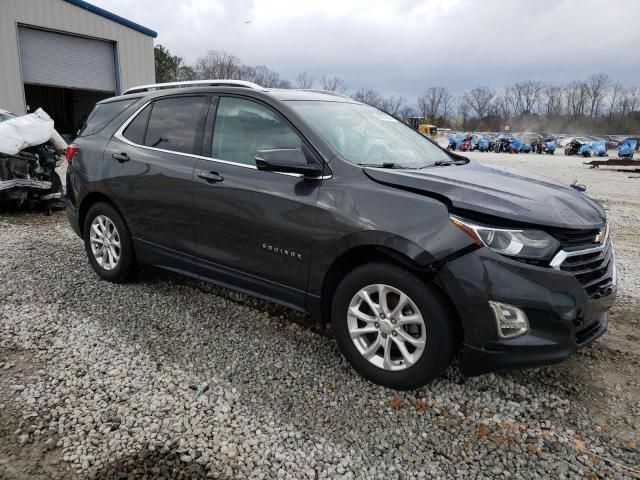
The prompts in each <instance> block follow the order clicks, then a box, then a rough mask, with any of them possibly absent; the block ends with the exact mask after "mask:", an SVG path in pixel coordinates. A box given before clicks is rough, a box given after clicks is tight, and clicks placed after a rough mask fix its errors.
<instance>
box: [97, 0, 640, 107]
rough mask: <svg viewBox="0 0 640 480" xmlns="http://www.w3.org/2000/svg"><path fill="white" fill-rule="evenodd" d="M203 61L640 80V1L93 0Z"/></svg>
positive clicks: (437, 79)
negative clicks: (215, 53) (212, 57)
mask: <svg viewBox="0 0 640 480" xmlns="http://www.w3.org/2000/svg"><path fill="white" fill-rule="evenodd" d="M90 1H92V3H94V4H96V5H98V6H100V7H103V8H105V9H107V10H110V11H112V12H114V13H117V14H119V15H122V16H124V17H126V18H129V19H131V20H133V21H135V22H138V23H140V24H142V25H144V26H146V27H149V28H151V29H153V30H156V31H157V32H158V38H157V39H156V43H160V44H162V45H164V46H166V47H168V48H169V49H170V50H171V51H172V52H173V53H174V54H177V55H180V56H182V57H184V58H185V59H187V60H188V61H195V60H196V59H197V58H198V57H199V56H201V55H203V54H204V53H205V52H206V51H207V50H210V49H218V50H225V51H227V52H229V53H232V54H233V55H236V56H237V57H240V59H241V60H242V61H243V62H245V63H247V64H251V65H259V64H263V65H266V66H268V67H269V68H271V69H273V70H276V71H278V72H279V73H280V74H281V75H282V76H283V77H284V78H287V79H289V80H294V79H295V77H296V75H298V74H299V73H300V72H302V71H305V70H306V71H308V72H309V73H310V74H313V75H316V76H321V75H322V74H328V75H336V76H339V77H340V78H342V79H344V81H345V82H346V83H347V85H348V87H349V90H356V89H358V88H362V87H364V88H374V89H376V90H379V91H382V92H384V93H386V94H400V95H403V96H405V97H407V98H415V97H416V96H417V95H419V94H420V93H421V92H422V91H423V90H424V89H425V88H426V87H428V86H447V87H449V88H450V89H451V90H453V91H455V92H460V91H463V90H465V89H469V88H473V87H475V86H478V85H486V86H489V87H492V88H499V87H502V86H504V85H507V84H509V83H513V82H515V81H518V80H522V79H536V80H543V81H548V82H555V83H564V82H568V81H570V80H573V79H581V78H585V77H587V76H588V75H590V74H592V73H596V72H605V73H608V74H609V75H610V76H611V77H612V78H613V79H614V80H618V81H621V82H622V83H623V84H625V85H627V86H631V85H639V86H640V24H639V23H638V19H639V18H640V0H606V1H604V0H535V1H533V0H482V1H479V0H397V1H393V0H323V1H321V2H320V1H311V0H181V1H175V0H136V1H135V2H132V1H131V0H90Z"/></svg>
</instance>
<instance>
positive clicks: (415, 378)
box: [331, 263, 456, 390]
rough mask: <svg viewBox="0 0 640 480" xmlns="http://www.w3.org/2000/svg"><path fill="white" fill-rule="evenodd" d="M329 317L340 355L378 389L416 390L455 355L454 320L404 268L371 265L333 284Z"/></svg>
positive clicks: (430, 290)
mask: <svg viewBox="0 0 640 480" xmlns="http://www.w3.org/2000/svg"><path fill="white" fill-rule="evenodd" d="M331 312H332V323H333V329H334V332H335V335H336V341H337V343H338V347H339V348H340V351H341V352H342V354H343V355H344V356H345V357H346V358H347V360H349V362H350V363H351V364H352V365H353V367H354V368H355V370H356V371H357V372H358V373H360V375H362V376H363V377H365V378H366V379H367V380H369V381H371V382H373V383H377V384H378V385H382V386H385V387H389V388H393V389H396V390H409V389H414V388H418V387H421V386H423V385H425V384H427V383H429V382H431V381H432V380H433V379H435V378H436V377H438V376H439V375H441V374H442V373H443V372H444V370H445V369H446V368H447V367H448V366H449V364H450V363H451V360H452V359H453V356H454V354H455V349H456V334H455V326H454V325H455V324H454V322H455V319H454V318H453V315H452V314H451V312H450V311H449V309H448V308H447V306H446V303H445V302H444V301H443V299H442V297H441V294H440V293H439V292H438V291H437V290H436V289H435V288H433V287H431V286H430V285H428V284H426V283H425V282H423V281H422V280H421V279H420V278H419V277H417V276H416V275H414V274H413V273H411V272H410V271H408V270H406V269H404V268H400V267H397V266H395V265H391V264H387V263H370V264H366V265H363V266H360V267H358V268H356V269H354V270H353V271H351V272H350V273H349V274H347V275H346V276H345V277H344V279H343V280H342V281H341V282H340V284H339V285H338V289H337V291H336V294H335V295H334V298H333V302H332V309H331Z"/></svg>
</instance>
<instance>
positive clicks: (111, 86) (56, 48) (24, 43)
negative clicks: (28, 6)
mask: <svg viewBox="0 0 640 480" xmlns="http://www.w3.org/2000/svg"><path fill="white" fill-rule="evenodd" d="M18 37H19V40H20V60H21V62H22V81H23V82H24V83H33V84H38V85H51V86H56V87H64V88H79V89H86V90H99V91H105V92H115V90H116V73H115V60H114V48H113V43H112V42H107V41H102V40H94V39H90V38H83V37H77V36H73V35H65V34H62V33H54V32H49V31H45V30H37V29H34V28H27V27H19V28H18Z"/></svg>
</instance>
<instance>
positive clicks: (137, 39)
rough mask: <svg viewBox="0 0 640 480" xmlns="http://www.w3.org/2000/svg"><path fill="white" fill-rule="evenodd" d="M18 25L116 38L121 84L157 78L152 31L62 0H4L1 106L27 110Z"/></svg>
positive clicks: (0, 41) (0, 1)
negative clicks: (121, 23)
mask: <svg viewBox="0 0 640 480" xmlns="http://www.w3.org/2000/svg"><path fill="white" fill-rule="evenodd" d="M18 25H23V26H35V27H39V28H44V29H50V30H57V31H60V32H63V33H65V32H68V33H73V34H77V35H83V36H87V37H92V38H96V39H102V40H108V41H111V42H116V45H117V49H116V50H117V61H118V64H119V70H120V88H121V89H122V90H125V89H127V88H129V87H133V86H136V85H142V84H147V83H154V81H155V71H154V68H155V67H154V60H153V39H152V38H151V37H149V36H148V35H145V34H142V33H140V32H138V31H136V30H133V29H131V28H128V27H125V26H123V25H120V24H118V23H116V22H113V21H111V20H109V19H107V18H104V17H101V16H99V15H96V14H94V13H91V12H89V11H87V10H85V9H82V8H79V7H76V6H74V5H72V4H70V3H67V2H64V1H62V0H0V108H5V109H7V110H11V111H13V112H15V113H17V114H23V113H25V103H24V89H23V80H22V72H21V67H20V50H19V46H18Z"/></svg>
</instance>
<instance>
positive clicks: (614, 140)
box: [447, 132, 639, 159]
mask: <svg viewBox="0 0 640 480" xmlns="http://www.w3.org/2000/svg"><path fill="white" fill-rule="evenodd" d="M638 145H639V144H638V139H637V138H636V137H627V136H621V137H618V136H614V135H607V136H605V137H602V138H601V137H584V136H582V137H578V136H566V135H558V136H556V135H553V134H539V133H526V132H525V133H515V134H510V133H484V132H483V133H454V134H450V135H449V136H448V144H447V149H448V150H457V151H462V152H466V151H473V150H478V151H480V152H496V153H501V152H504V153H532V152H533V153H546V154H550V155H553V154H554V153H555V151H556V149H558V148H563V149H564V154H565V155H581V156H583V157H591V156H598V157H605V156H607V155H608V150H612V149H617V153H618V157H620V158H628V159H633V156H634V153H635V152H636V151H637V150H638Z"/></svg>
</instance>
